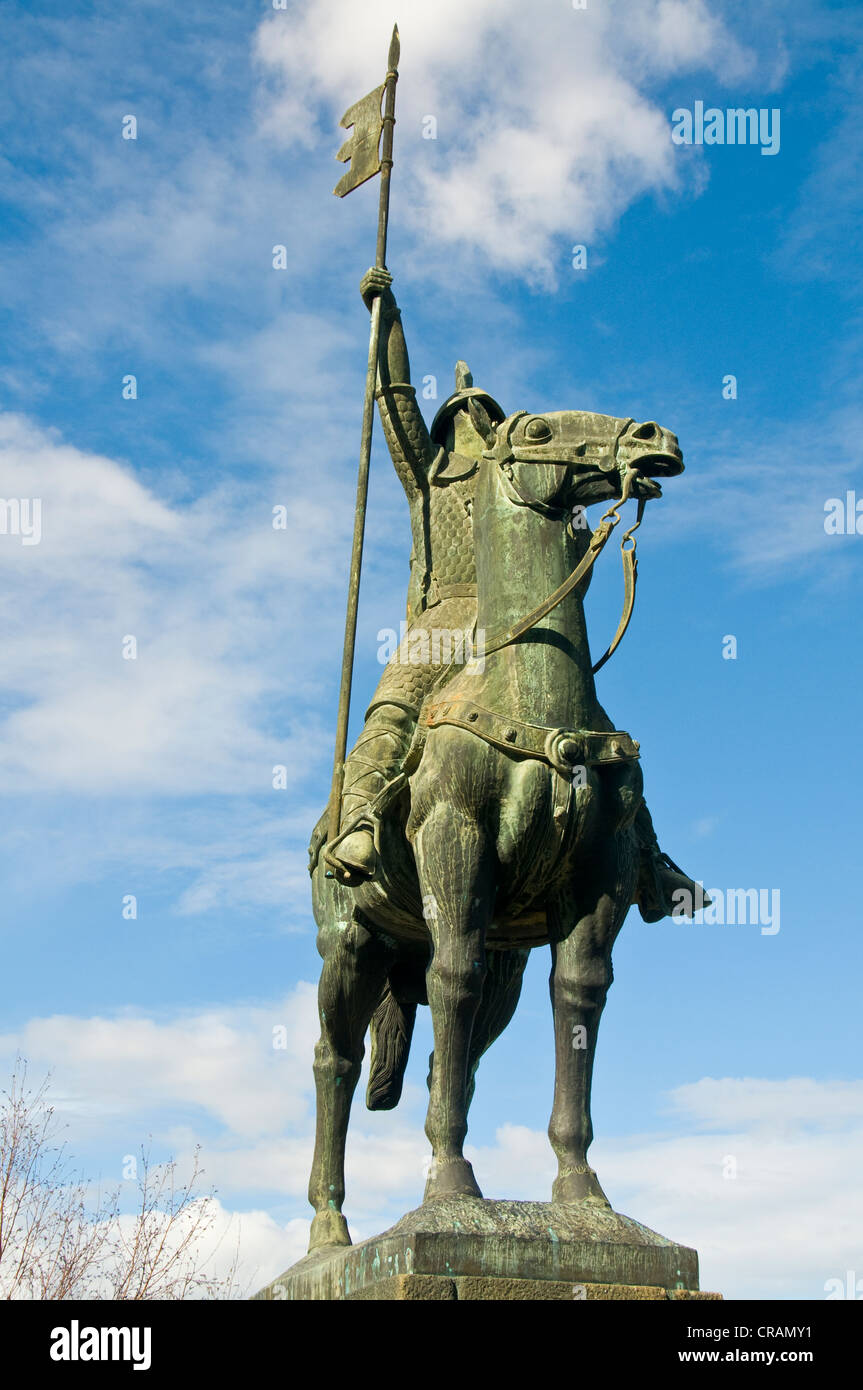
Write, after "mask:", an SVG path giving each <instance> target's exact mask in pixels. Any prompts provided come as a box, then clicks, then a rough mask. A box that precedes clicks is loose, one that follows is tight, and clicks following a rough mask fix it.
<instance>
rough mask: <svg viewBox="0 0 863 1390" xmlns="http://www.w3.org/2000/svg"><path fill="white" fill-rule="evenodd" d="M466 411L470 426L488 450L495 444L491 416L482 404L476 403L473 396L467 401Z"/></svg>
mask: <svg viewBox="0 0 863 1390" xmlns="http://www.w3.org/2000/svg"><path fill="white" fill-rule="evenodd" d="M467 410H468V414H469V416H470V420H471V424H472V425H473V427H474V429H475V430H476V432H477V434H478V435H479V436H480V438H481V439H484V440H485V443H486V445H487V446H488V448H489V449H490V448H491V447H492V445H493V444H496V443H497V430H496V429H495V427H494V425H493V423H492V418H491V416H490V415H489V413H488V411H487V410H486V408H485V406H484V405H483V404H482V402H481V401H478V400H477V399H476V397H475V396H471V397H470V398H469V399H468V403H467Z"/></svg>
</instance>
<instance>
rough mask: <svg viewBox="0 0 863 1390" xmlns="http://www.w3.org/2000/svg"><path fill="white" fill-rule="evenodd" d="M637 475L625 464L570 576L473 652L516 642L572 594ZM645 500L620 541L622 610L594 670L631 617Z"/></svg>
mask: <svg viewBox="0 0 863 1390" xmlns="http://www.w3.org/2000/svg"><path fill="white" fill-rule="evenodd" d="M637 477H638V469H637V468H632V467H629V468H627V470H626V472H625V474H624V476H623V485H622V487H621V494H620V498H619V500H618V501H617V502H615V503H614V505H613V506H612V507H609V508H608V510H607V511H606V512H604V513H603V515H602V517H601V518H600V521H599V525H598V526H597V528H596V530H595V531H594V533H593V535H592V536H591V538H590V541H589V543H588V547H587V550H586V551H585V553H584V555H583V556H582V558H581V560H580V561H579V563H578V564H577V565H576V567H575V569H574V570H573V571H572V574H571V575H570V576H569V578H568V579H565V580H564V582H563V583H562V584H560V585H559V586H558V587H557V588H556V589H555V590H554V592H553V593H551V594H549V595H548V598H546V599H544V600H543V602H542V603H540V604H538V606H537V607H536V608H534V609H533V610H532V611H531V612H530V613H528V614H527V616H526V617H524V618H520V619H519V621H518V622H516V623H513V624H512V625H511V626H510V627H508V628H506V629H505V630H503V631H500V630H498V631H497V632H493V633H492V634H491V637H488V636H486V638H485V639H484V641H483V643H482V651H481V652H477V653H475V654H476V655H481V656H488V655H489V654H490V653H492V652H497V651H500V650H501V648H502V647H507V646H509V644H510V643H511V642H515V641H516V640H517V638H519V637H522V636H523V635H524V633H526V632H530V630H531V628H533V627H536V624H537V623H538V622H541V620H542V619H543V618H545V617H547V616H548V614H549V613H551V612H553V610H554V609H555V608H557V606H558V604H560V603H562V602H563V600H564V599H565V598H566V597H567V595H568V594H571V593H572V591H573V589H576V588H577V587H578V585H579V584H580V583H581V581H582V580H583V579H584V578H585V576H586V575H587V574H589V573H590V571H591V570H592V569H593V566H594V565H595V564H596V561H597V560H598V559H599V556H600V555H601V554H602V551H603V550H604V548H605V545H606V543H607V541H608V539H609V537H610V535H611V533H612V531H613V530H614V528H615V526H617V524H618V522H619V521H620V519H621V517H620V509H621V507H622V506H624V504H625V503H626V502H628V501H629V498H630V496H631V495H632V485H633V483H634V482H635V479H636V478H637ZM646 502H647V498H646V497H641V498H639V501H638V514H637V516H636V519H635V523H634V524H633V525H632V526H630V528H629V530H628V531H627V532H626V533H625V535H624V536H623V538H622V540H621V542H620V555H621V559H622V562H623V582H624V596H623V611H622V613H621V615H620V622H619V623H618V625H617V631H616V632H615V634H614V637H613V638H612V640H611V643H610V644H609V646H608V647H607V648H606V650H605V651H604V652H603V654H602V656H601V657H600V658H599V661H597V662H596V664H595V665H594V666H593V668H592V670H593V673H594V674H596V672H597V671H598V670H599V669H600V667H602V666H604V665H605V663H606V661H608V659H609V657H611V656H612V655H613V654H614V652H615V651H616V650H617V648H618V647H619V646H620V643H621V642H622V640H623V637H624V634H625V633H626V629H627V628H628V627H629V623H630V619H631V618H632V613H633V610H634V608H635V586H636V582H637V578H638V561H637V560H636V556H635V546H636V541H635V535H634V533H635V532H636V531H637V530H638V528H639V526H640V525H641V522H642V518H643V516H644V508H645V504H646ZM627 542H631V545H628V544H627Z"/></svg>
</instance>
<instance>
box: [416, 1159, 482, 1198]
mask: <svg viewBox="0 0 863 1390" xmlns="http://www.w3.org/2000/svg"><path fill="white" fill-rule="evenodd" d="M441 1197H482V1193H481V1192H480V1190H479V1184H478V1182H477V1180H476V1178H475V1177H474V1175H473V1168H472V1167H471V1166H470V1164H469V1163H468V1161H467V1159H466V1158H449V1159H447V1158H438V1159H432V1165H431V1170H430V1172H429V1177H428V1182H427V1183H426V1190H425V1195H424V1196H423V1201H424V1202H434V1201H436V1200H438V1199H439V1198H441Z"/></svg>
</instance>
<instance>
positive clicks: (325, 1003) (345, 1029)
mask: <svg viewBox="0 0 863 1390" xmlns="http://www.w3.org/2000/svg"><path fill="white" fill-rule="evenodd" d="M319 949H320V950H321V954H322V955H323V957H324V964H323V969H322V970H321V979H320V984H319V985H318V1012H319V1015H320V1021H321V1036H320V1041H319V1042H318V1044H317V1046H316V1047H315V1061H314V1074H315V1091H316V1096H317V1118H316V1131H315V1156H314V1160H313V1163H312V1173H311V1178H310V1180H309V1201H310V1202H311V1204H312V1206H313V1207H314V1209H315V1216H314V1219H313V1221H312V1230H311V1237H310V1240H309V1249H310V1250H315V1249H316V1248H317V1247H318V1246H320V1245H350V1243H351V1238H350V1235H349V1233H348V1227H347V1222H346V1221H345V1218H344V1216H343V1215H342V1203H343V1202H344V1199H345V1140H346V1136H347V1130H348V1120H349V1119H350V1113H351V1101H352V1099H353V1094H354V1090H355V1088H356V1084H357V1081H358V1080H359V1076H360V1070H361V1067H362V1060H363V1052H364V1047H363V1039H364V1038H365V1034H366V1029H367V1028H368V1026H369V1020H370V1019H371V1016H372V1013H373V1012H374V1010H375V1008H376V1007H377V1004H378V1003H379V1001H380V998H381V995H382V993H383V991H384V989H385V987H386V982H387V969H388V966H389V964H390V963H391V961H392V952H391V951H390V950H389V949H388V948H387V947H386V946H385V945H384V944H383V943H382V942H381V941H380V940H379V939H378V938H377V937H375V936H373V935H372V933H371V932H369V931H368V930H367V929H366V928H365V927H364V926H362V924H361V923H359V922H357V921H355V920H351V921H349V922H347V923H346V924H342V925H341V926H340V925H339V924H338V923H335V922H334V923H332V924H330V925H328V927H327V929H326V930H325V931H322V932H321V934H320V936H319Z"/></svg>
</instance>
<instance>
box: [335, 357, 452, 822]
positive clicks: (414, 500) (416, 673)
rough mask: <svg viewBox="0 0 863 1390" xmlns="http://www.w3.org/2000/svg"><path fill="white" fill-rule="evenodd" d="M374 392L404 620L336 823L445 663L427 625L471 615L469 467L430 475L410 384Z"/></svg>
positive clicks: (391, 769)
mask: <svg viewBox="0 0 863 1390" xmlns="http://www.w3.org/2000/svg"><path fill="white" fill-rule="evenodd" d="M377 399H378V407H379V410H380V416H381V422H382V424H383V430H384V436H385V438H386V441H387V446H388V448H389V451H390V457H391V458H392V461H393V466H394V468H395V470H396V473H397V475H398V478H399V480H400V482H401V484H402V486H403V488H404V490H405V493H406V494H407V499H408V504H409V507H410V518H411V533H412V537H413V548H412V551H411V570H410V580H409V584H408V600H407V621H408V625H409V626H408V632H407V635H406V636H405V638H404V640H403V642H402V644H401V646H400V647H399V649H398V651H397V652H395V653H394V654H393V656H392V657H391V658H390V660H389V661H388V663H387V665H386V667H385V669H384V672H383V675H382V676H381V679H380V681H379V682H378V687H377V689H376V691H375V694H374V698H373V699H372V702H371V704H370V706H369V709H368V711H367V714H366V723H365V727H364V729H363V732H362V733H361V734H360V737H359V738H358V740H357V742H356V744H355V746H354V749H353V751H352V752H351V753H350V754H349V756H348V758H347V760H346V762H345V780H344V791H343V795H342V817H343V820H342V825H343V828H344V826H345V825H347V824H348V823H349V821H350V820H351V819H353V818H354V817H355V816H356V815H357V813H358V812H360V811H362V810H363V809H364V808H365V806H367V804H368V802H369V801H371V800H372V798H373V797H374V796H376V795H377V793H378V792H379V791H380V790H381V788H382V787H383V786H384V784H385V783H386V782H387V781H389V780H390V778H391V777H393V776H395V774H396V772H397V771H398V769H399V767H400V766H401V763H402V760H403V758H404V756H405V754H406V753H407V750H408V747H409V746H410V742H411V739H412V737H413V731H414V726H415V723H416V718H417V715H418V714H419V710H420V706H421V705H422V702H423V700H424V699H425V697H426V695H428V694H429V692H430V691H431V690H432V689H433V688H434V685H435V682H436V681H437V680H438V679H439V678H440V676H441V675H442V674H443V672H444V670H445V669H446V666H447V665H448V662H447V661H445V660H438V661H434V660H432V659H431V658H432V656H433V655H439V654H440V647H437V648H435V647H434V646H433V644H432V639H431V634H432V632H433V631H434V630H435V629H437V630H438V631H439V632H440V631H442V630H443V631H449V632H452V633H456V632H462V633H463V632H465V630H466V629H467V630H468V631H470V629H471V627H472V625H473V622H474V619H475V617H476V562H475V560H474V552H473V523H472V521H471V507H472V504H473V493H474V487H475V483H476V475H475V473H473V474H472V475H471V476H469V477H464V478H457V479H449V480H445V479H443V478H441V479H440V482H437V481H430V480H429V474H430V471H431V469H432V464H433V462H434V459H435V454H436V452H437V451H436V450H435V447H434V445H433V443H432V441H431V438H430V436H429V432H428V429H427V428H426V423H425V421H424V419H423V417H422V414H421V412H420V409H419V406H418V405H417V401H416V393H415V390H414V388H413V387H412V386H408V385H398V384H395V385H391V386H386V387H383V388H381V389H380V390H379V391H378V393H377ZM453 586H459V587H460V588H462V589H464V588H465V587H466V586H470V588H471V590H472V592H469V593H464V592H461V593H458V594H452V593H448V592H447V590H448V589H451V588H452V587H453ZM420 631H425V632H427V633H429V638H428V649H427V651H428V655H427V658H426V659H424V660H422V661H418V660H417V650H418V639H417V636H416V634H417V633H418V632H420ZM420 640H421V639H420ZM412 654H413V656H414V660H413V661H411V659H410V658H411V655H412Z"/></svg>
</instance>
